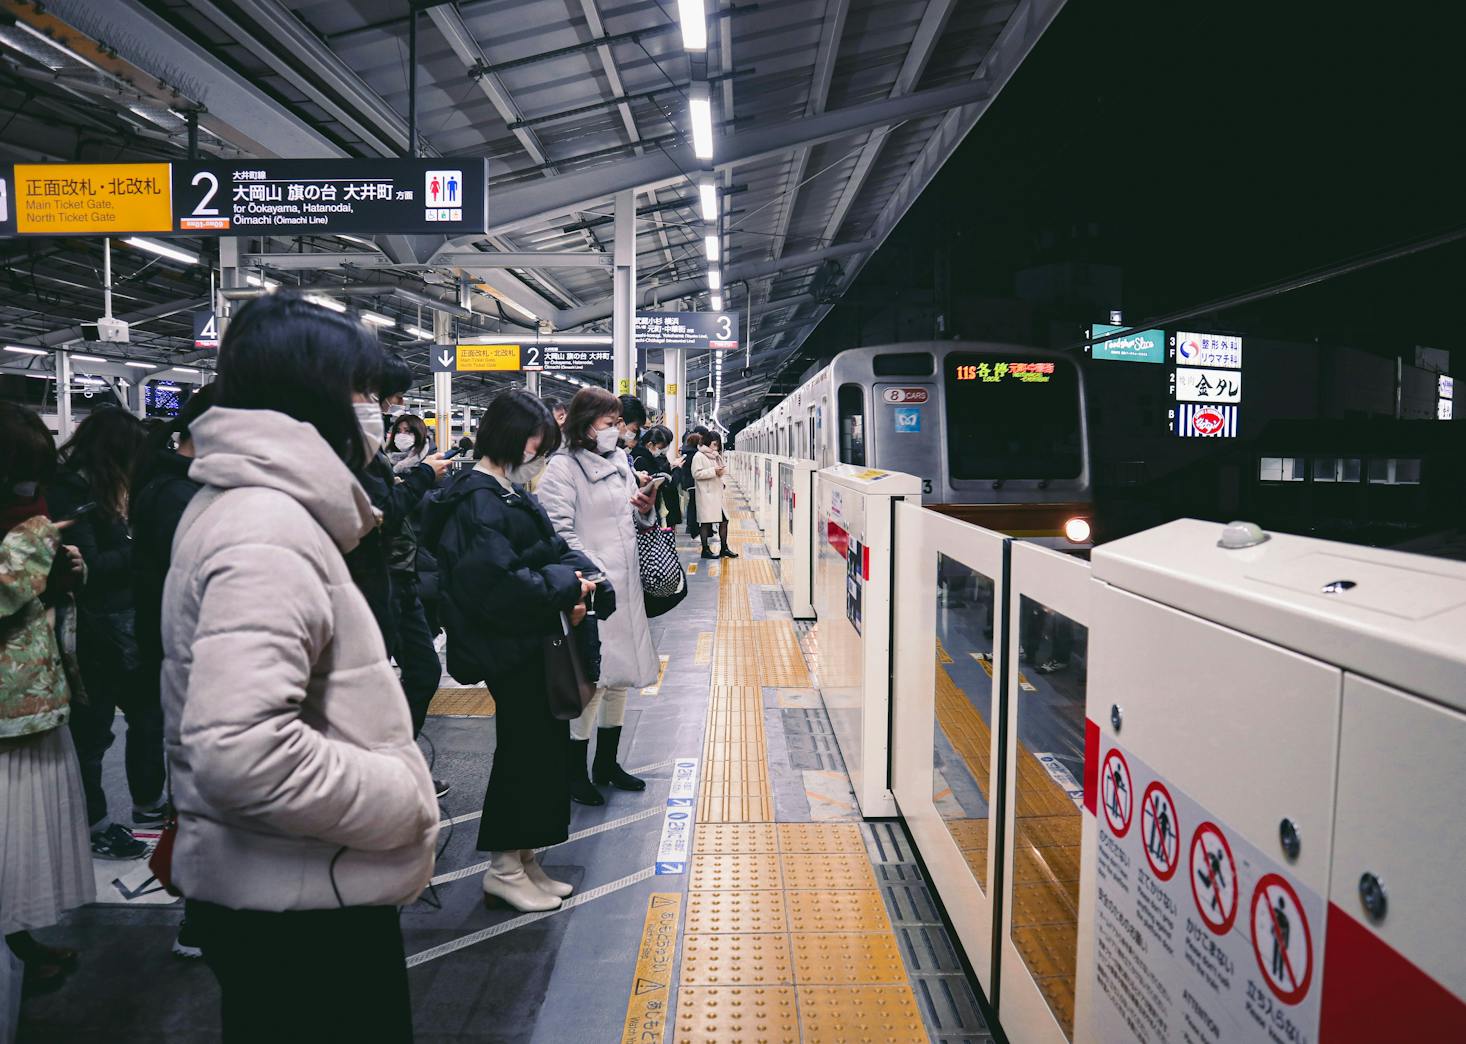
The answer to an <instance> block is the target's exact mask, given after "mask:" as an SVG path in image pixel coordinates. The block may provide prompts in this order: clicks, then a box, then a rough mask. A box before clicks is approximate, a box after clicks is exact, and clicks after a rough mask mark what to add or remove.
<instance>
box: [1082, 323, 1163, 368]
mask: <svg viewBox="0 0 1466 1044" xmlns="http://www.w3.org/2000/svg"><path fill="white" fill-rule="evenodd" d="M1123 329H1124V327H1123V326H1110V325H1109V324H1108V323H1095V324H1094V325H1093V326H1092V327H1090V330H1089V337H1090V340H1092V341H1094V342H1095V343H1094V344H1093V345H1092V346H1091V347H1090V349H1089V352H1090V355H1091V357H1093V358H1095V359H1110V360H1113V361H1115V362H1142V363H1161V362H1165V361H1166V335H1165V334H1163V333H1162V332H1161V331H1159V330H1136V331H1134V332H1132V333H1128V334H1125V335H1124V336H1123V337H1113V338H1110V339H1109V340H1107V341H1101V340H1098V338H1100V337H1103V336H1104V335H1105V334H1107V333H1114V332H1115V331H1116V330H1123Z"/></svg>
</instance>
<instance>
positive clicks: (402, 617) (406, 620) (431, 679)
mask: <svg viewBox="0 0 1466 1044" xmlns="http://www.w3.org/2000/svg"><path fill="white" fill-rule="evenodd" d="M392 599H393V602H394V603H395V609H396V615H397V648H395V649H393V650H392V658H393V659H394V660H396V661H397V666H398V667H400V668H401V669H402V692H403V695H405V696H406V697H407V708H408V710H410V711H411V712H412V734H413V736H414V737H415V736H417V734H418V733H419V732H421V731H422V727H423V722H425V721H427V719H428V704H430V703H432V702H433V694H434V693H436V692H437V691H438V682H440V681H441V680H442V678H443V665H442V664H441V663H439V662H438V650H437V649H435V648H434V647H433V634H432V632H431V631H430V630H428V619H427V615H426V614H425V613H424V612H423V605H422V600H421V599H420V598H418V596H417V579H416V578H415V577H413V576H412V575H411V574H404V573H393V574H392Z"/></svg>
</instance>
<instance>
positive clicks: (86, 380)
mask: <svg viewBox="0 0 1466 1044" xmlns="http://www.w3.org/2000/svg"><path fill="white" fill-rule="evenodd" d="M75 380H76V383H77V384H87V385H95V384H106V383H107V382H106V381H104V380H102V378H100V377H77V378H75Z"/></svg>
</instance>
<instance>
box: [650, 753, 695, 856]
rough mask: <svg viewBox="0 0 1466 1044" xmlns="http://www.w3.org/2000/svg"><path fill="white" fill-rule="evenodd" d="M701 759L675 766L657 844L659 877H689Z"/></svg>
mask: <svg viewBox="0 0 1466 1044" xmlns="http://www.w3.org/2000/svg"><path fill="white" fill-rule="evenodd" d="M697 760H698V759H697V758H678V759H677V760H676V761H674V762H673V763H672V788H671V792H670V794H669V796H668V798H667V810H666V812H665V814H664V815H663V816H662V840H661V842H660V843H659V844H658V845H657V859H656V868H657V874H658V875H663V874H685V873H686V872H687V860H688V857H689V855H690V854H691V852H692V823H693V816H694V812H695V810H694V803H695V802H696V801H697Z"/></svg>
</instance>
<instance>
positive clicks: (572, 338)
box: [540, 333, 614, 345]
mask: <svg viewBox="0 0 1466 1044" xmlns="http://www.w3.org/2000/svg"><path fill="white" fill-rule="evenodd" d="M540 343H541V344H559V345H575V344H612V343H614V342H613V341H612V339H611V335H610V334H557V333H548V334H541V335H540Z"/></svg>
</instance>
